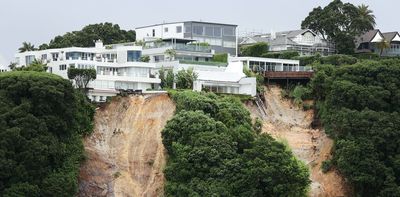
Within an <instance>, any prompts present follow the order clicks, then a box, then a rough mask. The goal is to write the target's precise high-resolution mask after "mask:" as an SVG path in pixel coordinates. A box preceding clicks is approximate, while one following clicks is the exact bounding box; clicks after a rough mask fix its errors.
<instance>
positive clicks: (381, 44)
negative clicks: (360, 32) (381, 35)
mask: <svg viewBox="0 0 400 197" xmlns="http://www.w3.org/2000/svg"><path fill="white" fill-rule="evenodd" d="M377 47H378V49H380V53H379V57H382V54H383V51H384V50H385V49H388V48H390V42H389V41H387V40H386V39H382V41H380V42H378V43H377Z"/></svg>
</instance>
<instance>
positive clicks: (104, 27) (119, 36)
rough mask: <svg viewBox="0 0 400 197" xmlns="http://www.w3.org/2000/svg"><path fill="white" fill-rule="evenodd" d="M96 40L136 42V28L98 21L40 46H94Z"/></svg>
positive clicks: (45, 47) (105, 42)
mask: <svg viewBox="0 0 400 197" xmlns="http://www.w3.org/2000/svg"><path fill="white" fill-rule="evenodd" d="M96 40H102V41H103V43H104V44H115V43H121V42H134V41H135V40H136V33H135V31H134V30H123V29H121V28H120V27H119V25H118V24H112V23H98V24H91V25H87V26H85V27H83V29H82V30H80V31H72V32H67V33H65V34H64V35H62V36H56V37H55V38H53V39H52V40H51V41H50V43H49V44H42V45H40V46H39V48H40V49H41V50H42V49H48V48H49V49H52V48H65V47H72V46H75V47H92V46H94V45H95V41H96Z"/></svg>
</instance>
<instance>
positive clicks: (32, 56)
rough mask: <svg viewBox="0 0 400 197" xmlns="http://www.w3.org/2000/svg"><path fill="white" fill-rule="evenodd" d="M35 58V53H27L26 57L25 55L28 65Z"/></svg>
mask: <svg viewBox="0 0 400 197" xmlns="http://www.w3.org/2000/svg"><path fill="white" fill-rule="evenodd" d="M34 60H35V56H34V55H27V56H26V57H25V63H26V65H27V66H28V65H30V64H32V62H33V61H34Z"/></svg>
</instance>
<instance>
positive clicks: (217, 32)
mask: <svg viewBox="0 0 400 197" xmlns="http://www.w3.org/2000/svg"><path fill="white" fill-rule="evenodd" d="M221 31H222V29H221V27H214V36H215V37H221Z"/></svg>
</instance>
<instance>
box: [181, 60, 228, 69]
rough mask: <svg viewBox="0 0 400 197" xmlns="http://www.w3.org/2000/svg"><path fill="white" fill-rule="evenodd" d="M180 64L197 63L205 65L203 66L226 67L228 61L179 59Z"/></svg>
mask: <svg viewBox="0 0 400 197" xmlns="http://www.w3.org/2000/svg"><path fill="white" fill-rule="evenodd" d="M179 63H180V64H197V65H205V66H218V67H226V66H227V65H228V63H223V62H201V61H190V60H179Z"/></svg>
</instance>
